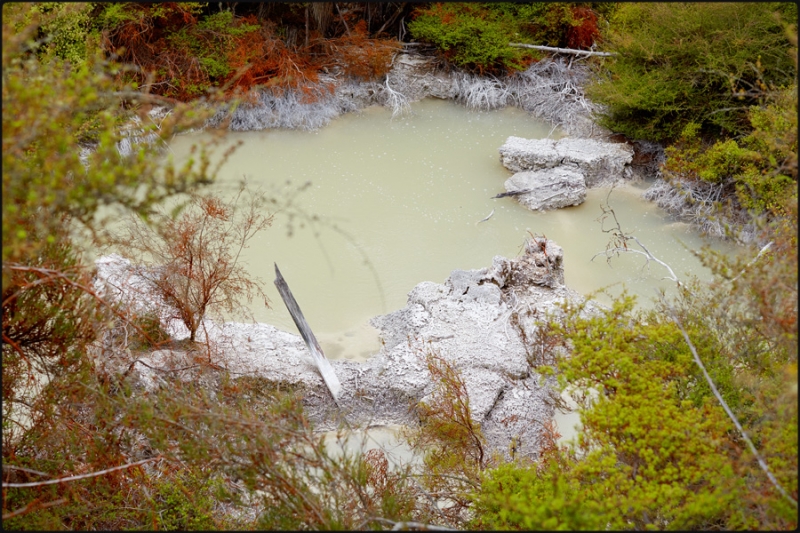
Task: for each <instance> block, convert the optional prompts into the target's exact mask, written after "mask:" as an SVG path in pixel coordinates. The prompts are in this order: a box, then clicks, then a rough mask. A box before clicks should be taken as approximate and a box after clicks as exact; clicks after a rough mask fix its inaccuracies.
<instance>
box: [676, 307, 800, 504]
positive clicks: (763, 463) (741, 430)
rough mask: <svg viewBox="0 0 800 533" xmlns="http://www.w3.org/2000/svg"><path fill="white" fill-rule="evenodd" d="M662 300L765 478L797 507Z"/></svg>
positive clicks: (680, 325) (712, 390)
mask: <svg viewBox="0 0 800 533" xmlns="http://www.w3.org/2000/svg"><path fill="white" fill-rule="evenodd" d="M662 302H663V304H664V306H665V307H666V308H667V309H668V310H669V312H670V318H671V319H672V321H673V322H675V325H676V326H678V329H680V330H681V334H682V335H683V339H684V340H685V341H686V344H688V345H689V350H691V352H692V356H693V357H694V362H695V363H697V366H699V367H700V370H702V371H703V376H704V377H705V378H706V382H708V386H709V387H711V392H712V393H713V394H714V397H715V398H716V399H717V401H718V402H719V403H720V405H722V408H723V409H724V410H725V413H726V414H727V415H728V418H730V419H731V421H732V422H733V425H734V426H736V429H737V430H738V431H739V434H740V435H741V436H742V439H744V441H745V442H746V443H747V446H748V448H750V451H751V452H752V453H753V455H754V456H755V457H756V460H757V461H758V465H759V466H760V467H761V470H763V471H764V473H765V474H766V475H767V478H769V481H770V482H771V483H772V485H773V486H774V487H775V488H776V489H777V490H778V492H780V493H781V495H782V496H783V497H784V498H786V499H787V500H789V502H791V504H792V505H794V507H795V508H796V507H797V500H795V499H794V498H792V497H791V496H790V495H789V493H788V492H786V489H784V488H783V487H782V486H781V484H780V483H778V480H777V479H775V476H774V475H773V474H772V472H771V471H770V469H769V466H767V462H766V461H765V460H764V458H763V457H762V456H761V454H760V453H758V450H756V447H755V445H754V444H753V441H751V440H750V437H749V436H748V435H747V433H746V432H745V430H744V428H742V425H741V424H740V423H739V420H738V419H737V418H736V415H734V414H733V411H731V408H730V407H728V404H727V403H726V402H725V400H724V399H723V398H722V395H721V394H720V393H719V391H718V390H717V386H716V385H714V381H713V380H712V379H711V376H710V375H709V374H708V371H707V370H706V367H705V365H704V364H703V361H702V360H701V359H700V356H699V355H698V354H697V350H696V349H695V347H694V344H693V343H692V340H691V339H690V338H689V334H688V333H686V330H685V329H684V328H683V325H682V324H681V322H680V320H678V316H677V315H676V314H675V311H674V310H673V309H672V307H671V306H670V305H669V304H667V303H666V301H665V300H664V299H663V298H662Z"/></svg>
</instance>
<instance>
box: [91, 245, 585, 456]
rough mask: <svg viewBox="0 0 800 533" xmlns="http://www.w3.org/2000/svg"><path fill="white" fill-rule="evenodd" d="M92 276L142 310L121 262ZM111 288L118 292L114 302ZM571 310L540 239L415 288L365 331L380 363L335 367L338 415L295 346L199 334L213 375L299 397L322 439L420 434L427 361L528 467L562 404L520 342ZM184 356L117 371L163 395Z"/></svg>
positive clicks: (557, 262)
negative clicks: (409, 430)
mask: <svg viewBox="0 0 800 533" xmlns="http://www.w3.org/2000/svg"><path fill="white" fill-rule="evenodd" d="M98 266H99V267H100V268H98V273H97V276H96V284H97V286H98V288H103V287H104V288H105V291H106V292H105V293H106V294H108V295H109V296H110V297H111V296H114V297H116V298H122V299H124V295H125V294H128V295H129V296H130V295H132V294H133V295H135V298H137V299H138V298H145V299H146V298H147V297H146V296H145V295H144V291H145V285H146V284H143V282H142V280H141V279H139V278H138V275H139V272H138V271H137V269H136V268H135V267H133V266H132V265H130V263H128V262H127V261H126V260H124V259H122V258H121V257H119V256H114V257H105V258H101V259H100V260H98ZM108 282H113V283H114V285H116V287H117V288H116V289H115V290H116V291H118V292H117V293H116V294H115V293H113V292H111V291H110V290H109V287H108V285H107V283H108ZM129 287H130V289H129ZM129 290H130V291H132V292H127V291H129ZM567 299H570V300H578V299H580V296H579V295H577V294H576V293H574V292H572V291H570V290H569V289H568V288H567V287H566V286H565V285H564V272H563V251H562V249H561V248H560V247H559V246H557V245H556V244H555V243H553V242H552V241H547V240H546V239H543V238H534V239H531V240H529V241H528V242H527V243H526V247H525V253H524V254H523V255H522V256H520V257H518V258H515V259H507V258H504V257H499V256H498V257H495V258H494V260H493V262H492V266H491V267H487V268H483V269H480V270H469V271H463V270H455V271H453V272H452V274H451V275H450V277H449V278H448V279H447V280H445V282H444V283H443V284H438V283H432V282H423V283H420V284H418V285H417V286H416V287H414V288H413V289H412V290H411V291H410V292H409V294H408V304H407V305H406V307H404V308H403V309H400V310H398V311H395V312H393V313H389V314H387V315H382V316H378V317H375V318H374V319H373V320H372V324H373V325H374V326H375V327H377V328H378V329H379V330H380V333H381V337H382V339H383V346H382V348H381V349H380V351H379V353H377V354H376V355H375V356H374V357H372V358H370V359H369V360H367V361H366V362H363V363H358V362H352V361H332V366H333V368H334V370H335V372H336V374H337V376H338V377H339V380H340V382H341V384H342V393H341V396H340V397H339V402H338V406H337V405H336V404H335V403H334V401H333V398H332V397H331V396H330V393H329V392H328V390H327V388H326V386H325V383H324V382H323V380H322V378H321V376H320V375H319V373H318V372H317V369H316V368H315V366H314V365H313V363H312V362H311V358H310V356H309V354H308V353H307V350H306V347H305V345H304V343H303V341H302V339H301V338H300V336H298V335H295V334H292V333H287V332H284V331H281V330H278V329H277V328H275V327H273V326H270V325H268V324H241V323H225V324H217V323H215V322H213V321H211V320H206V321H205V327H204V328H201V329H202V330H203V334H202V337H203V338H206V335H207V338H208V339H209V340H210V341H211V343H210V346H212V353H211V362H212V363H213V364H215V365H217V366H218V367H222V368H224V369H225V370H226V371H227V372H229V373H230V374H231V376H233V377H234V378H236V377H239V376H250V377H256V378H261V379H264V380H267V381H269V382H272V383H279V384H281V385H282V386H287V387H291V388H294V389H299V390H302V391H303V402H304V406H305V408H306V412H307V414H308V415H309V416H310V418H311V419H312V420H313V421H314V423H315V425H316V427H317V428H318V429H320V430H328V429H334V428H336V427H337V426H338V425H339V424H340V422H341V417H342V416H344V418H345V419H346V420H347V421H348V422H349V423H350V424H351V425H353V426H355V425H359V426H367V425H383V424H407V425H414V424H416V423H417V415H416V411H415V407H416V406H417V405H418V404H419V402H420V401H425V400H426V399H430V398H431V394H432V392H433V391H434V384H433V383H432V380H431V376H430V372H429V371H428V368H427V365H426V356H427V355H428V354H435V355H437V356H439V357H441V358H442V359H443V360H445V361H447V362H448V363H449V364H451V365H453V366H454V367H455V368H457V369H458V370H459V371H460V375H461V378H462V379H463V381H464V384H465V388H466V391H467V393H468V395H469V401H470V406H471V414H472V417H473V419H474V421H475V422H478V423H480V424H481V428H482V430H483V432H484V435H485V436H486V437H487V441H488V445H489V448H490V450H496V451H500V452H502V453H506V454H507V453H508V450H509V446H510V444H511V442H512V439H513V440H514V441H515V442H516V443H517V453H522V454H526V455H529V456H535V455H536V453H537V452H538V449H539V445H540V443H541V438H542V424H543V423H545V422H547V421H549V420H550V419H551V418H552V416H553V412H554V411H553V405H552V401H551V400H552V398H553V397H554V395H557V394H556V393H555V391H554V389H553V385H554V383H553V382H552V378H547V379H545V378H544V377H542V376H539V375H537V374H536V372H535V371H534V370H533V369H532V367H531V365H530V363H529V361H528V357H529V353H528V350H529V349H530V346H529V345H526V343H525V342H523V336H524V337H527V338H531V335H534V334H535V331H536V328H537V324H536V320H537V319H538V318H544V317H545V316H546V315H548V314H551V313H556V312H557V310H558V308H559V304H560V302H563V301H565V300H567ZM162 316H165V317H168V316H169V313H166V314H163V315H162ZM521 332H524V335H521ZM107 353H108V350H106V351H103V352H101V353H100V354H98V357H99V358H102V357H107V355H106V354H107ZM185 355H186V354H185V353H183V352H180V351H175V350H173V351H164V350H161V351H156V352H150V353H147V354H139V355H138V360H136V362H134V361H127V362H125V363H124V364H121V365H119V367H120V368H130V367H134V368H136V371H137V372H136V373H134V375H137V376H138V378H139V381H140V386H142V387H145V388H147V389H152V388H153V387H160V386H168V385H167V384H166V382H164V380H163V379H162V378H161V375H162V374H163V375H168V376H170V379H191V376H190V375H189V374H187V375H186V376H184V375H183V374H184V373H185V372H177V371H175V370H174V369H173V367H176V365H177V367H176V368H181V365H183V362H182V359H181V358H182V357H184V358H185ZM137 362H140V363H142V364H137ZM162 371H163V372H162Z"/></svg>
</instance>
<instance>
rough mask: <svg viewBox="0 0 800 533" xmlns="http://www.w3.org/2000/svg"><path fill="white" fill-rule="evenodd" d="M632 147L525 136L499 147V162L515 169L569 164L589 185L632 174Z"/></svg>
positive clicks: (508, 141)
mask: <svg viewBox="0 0 800 533" xmlns="http://www.w3.org/2000/svg"><path fill="white" fill-rule="evenodd" d="M632 160H633V149H632V148H631V147H630V146H628V145H627V144H621V143H607V142H602V141H596V140H594V139H578V138H571V137H565V138H563V139H559V140H557V141H555V140H552V139H523V138H522V137H513V136H512V137H509V138H508V139H507V140H506V142H505V143H504V144H503V146H501V147H500V161H501V162H502V163H503V166H504V167H506V168H507V169H508V170H511V171H512V172H522V171H524V170H541V169H548V168H556V167H560V166H564V165H569V166H572V167H573V168H575V169H576V170H578V171H579V172H581V173H582V174H583V175H584V179H585V180H586V186H587V187H596V186H598V185H602V184H604V183H609V182H614V181H617V180H619V179H622V178H625V177H627V176H628V174H629V173H630V170H629V165H630V163H631V161H632Z"/></svg>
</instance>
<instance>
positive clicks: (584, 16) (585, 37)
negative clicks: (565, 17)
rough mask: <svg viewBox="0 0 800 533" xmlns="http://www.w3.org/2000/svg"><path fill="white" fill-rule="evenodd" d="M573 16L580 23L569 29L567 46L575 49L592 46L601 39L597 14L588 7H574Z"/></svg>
mask: <svg viewBox="0 0 800 533" xmlns="http://www.w3.org/2000/svg"><path fill="white" fill-rule="evenodd" d="M572 17H573V18H574V19H575V21H577V22H578V23H579V24H577V25H576V26H570V28H569V29H568V30H567V46H568V47H569V48H575V49H586V48H590V47H591V46H592V44H594V42H595V41H597V40H599V39H600V30H599V29H598V28H597V14H596V13H595V12H594V11H592V10H591V9H589V8H586V7H573V8H572Z"/></svg>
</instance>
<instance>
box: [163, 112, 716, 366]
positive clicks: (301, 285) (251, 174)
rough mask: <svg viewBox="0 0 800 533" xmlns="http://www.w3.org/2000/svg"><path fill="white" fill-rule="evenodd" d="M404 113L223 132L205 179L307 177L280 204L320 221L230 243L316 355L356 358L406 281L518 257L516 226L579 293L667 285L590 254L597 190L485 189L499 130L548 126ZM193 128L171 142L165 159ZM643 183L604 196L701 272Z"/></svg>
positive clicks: (437, 278) (687, 239) (277, 319)
mask: <svg viewBox="0 0 800 533" xmlns="http://www.w3.org/2000/svg"><path fill="white" fill-rule="evenodd" d="M412 110H413V115H411V116H408V117H404V118H400V119H394V120H392V119H391V113H390V112H389V111H388V110H387V109H383V108H379V107H372V108H368V109H366V110H365V111H363V112H361V113H358V114H348V115H344V116H341V117H339V118H338V119H336V120H334V121H333V122H332V123H331V124H330V125H329V126H327V127H325V128H323V129H321V130H319V131H315V132H304V131H293V130H268V131H262V132H243V133H236V132H231V133H228V134H227V139H228V140H229V141H231V142H234V141H238V140H241V141H243V145H242V146H241V147H240V148H239V149H238V150H237V151H236V152H235V153H234V154H233V155H232V156H231V158H230V160H229V161H228V162H227V163H226V165H225V166H224V167H223V169H222V172H221V174H220V176H219V183H218V184H217V185H215V186H214V187H216V188H217V189H219V190H220V191H228V190H233V189H234V188H235V186H236V184H237V183H238V182H239V181H240V180H241V179H242V178H245V177H246V178H247V180H248V182H249V183H250V184H251V185H252V186H257V187H261V188H263V189H264V190H265V191H267V192H269V193H273V192H278V193H280V194H284V195H285V194H288V192H289V191H292V190H296V189H297V188H298V187H299V186H301V185H303V184H305V183H307V182H310V185H308V186H307V188H306V189H305V190H304V191H303V192H301V193H299V194H298V195H297V196H296V199H295V201H294V202H295V204H296V205H298V206H300V207H301V208H302V209H303V210H304V211H305V212H306V213H307V214H309V215H316V216H317V217H319V218H320V219H321V220H320V221H317V222H313V223H310V224H309V223H306V224H305V227H303V228H301V227H299V224H300V222H301V221H300V220H299V219H298V218H295V219H294V220H293V221H292V222H291V226H292V227H293V232H292V234H291V236H289V235H288V226H289V222H288V219H287V217H286V216H285V214H281V213H277V215H276V218H275V223H274V225H273V227H272V228H270V229H269V230H267V231H266V232H264V233H263V234H260V235H258V236H257V237H256V238H255V239H254V240H253V241H252V242H251V246H250V248H249V249H248V250H247V251H246V252H245V253H244V255H243V259H244V260H245V261H246V262H247V264H248V269H249V271H250V272H251V273H252V274H253V275H255V276H258V277H260V278H261V279H263V280H264V281H266V285H267V291H268V295H269V297H270V299H271V302H272V307H271V308H270V309H267V308H264V307H263V305H261V304H257V306H256V307H255V308H254V309H253V311H254V313H255V317H256V320H257V321H258V322H266V323H269V324H273V325H275V326H277V327H279V328H281V329H285V330H286V331H290V332H294V333H296V332H297V331H296V328H295V326H294V323H293V322H292V320H291V318H290V317H289V314H288V312H287V311H286V308H285V306H284V305H283V302H282V300H281V299H280V296H279V295H278V293H277V290H276V289H275V287H274V285H273V284H272V280H273V279H274V270H273V263H277V264H278V266H279V267H280V269H281V272H282V273H283V275H284V277H285V279H286V281H287V282H288V284H289V286H290V288H291V289H292V291H293V293H294V295H295V297H296V299H297V301H298V303H299V305H300V307H301V309H302V310H303V313H304V314H305V317H306V319H307V320H308V322H309V324H310V325H311V327H312V329H313V330H314V332H315V334H316V335H317V337H318V339H319V340H320V343H321V345H322V348H323V350H324V351H325V353H326V355H328V356H329V357H331V358H342V357H344V358H350V359H358V360H363V359H365V358H366V357H368V356H370V355H372V354H374V353H375V352H376V351H377V349H378V347H379V340H378V336H377V332H376V331H375V330H374V329H373V328H372V327H371V326H369V325H368V320H369V319H370V318H371V317H373V316H375V315H379V314H384V313H388V312H391V311H394V310H397V309H400V308H402V307H403V306H404V305H405V304H406V295H407V293H408V292H409V291H410V290H411V289H412V288H413V287H414V286H415V285H416V284H417V283H419V282H422V281H434V282H437V283H442V282H443V281H444V280H445V278H446V277H447V276H448V275H449V274H450V272H451V271H452V270H454V269H478V268H483V267H487V266H490V265H491V263H492V258H493V256H495V255H502V256H505V257H515V256H517V255H519V253H520V252H521V248H522V245H523V242H524V240H525V238H526V237H527V236H528V235H529V233H536V234H538V235H546V236H547V238H548V239H551V240H554V241H556V242H557V243H558V244H559V245H560V246H562V247H563V248H564V264H565V278H566V283H567V285H569V286H570V287H571V288H573V289H575V290H577V291H578V292H580V293H583V294H587V293H589V292H591V291H595V290H597V289H599V288H602V287H606V286H609V285H613V284H616V285H615V286H614V287H613V288H612V292H613V293H614V294H618V293H619V292H621V289H622V285H623V284H624V286H625V287H627V289H628V291H629V292H631V293H633V294H636V295H639V297H640V303H641V304H643V305H647V302H648V301H649V300H650V299H652V298H653V297H654V296H655V294H656V293H655V292H654V289H657V288H665V289H671V288H673V287H674V283H673V282H671V281H664V280H661V278H663V277H664V276H666V275H667V272H666V270H665V269H664V268H663V267H662V266H660V265H657V264H655V263H651V265H650V267H649V270H648V269H647V268H645V269H644V270H643V266H644V259H643V258H642V257H641V256H638V255H634V254H629V255H626V256H622V257H619V258H616V259H614V260H613V261H612V263H611V266H609V265H608V264H607V263H606V260H605V257H598V258H596V259H595V260H594V261H592V260H591V259H592V257H593V256H594V255H595V254H596V253H598V252H602V251H604V250H605V248H606V245H607V243H608V240H609V239H608V234H606V233H603V231H602V228H601V225H600V224H599V223H598V222H597V219H598V217H600V215H601V214H602V212H601V209H600V205H601V203H603V202H604V201H605V200H606V197H607V196H608V192H609V190H608V189H598V190H591V191H589V192H588V194H587V199H586V202H585V203H584V204H582V205H581V206H578V207H571V208H566V209H560V210H554V211H549V212H544V213H534V212H531V211H529V210H527V209H525V208H523V207H521V206H520V205H519V204H518V203H517V202H516V200H514V199H513V198H502V199H492V198H491V197H492V196H494V195H496V194H497V193H499V192H504V191H505V189H504V187H503V182H504V181H505V180H506V179H508V178H509V177H510V176H511V175H512V173H511V172H510V171H508V170H507V169H505V168H504V167H503V166H502V165H501V164H500V160H499V153H498V148H499V147H500V146H501V145H502V144H503V143H504V142H505V140H506V138H507V137H509V136H511V135H515V136H519V137H527V138H543V137H546V136H547V135H548V133H550V130H551V128H550V126H548V125H547V124H544V123H542V122H539V121H537V120H534V119H532V118H531V117H530V116H529V115H528V114H527V113H525V112H524V111H521V110H519V109H515V108H506V109H503V110H499V111H492V112H472V111H468V110H466V109H465V108H464V107H462V106H459V105H456V104H454V103H452V102H447V101H442V100H436V99H426V100H423V101H421V102H418V103H415V104H413V105H412ZM206 135H208V134H207V133H196V134H190V135H184V136H181V137H178V138H176V139H175V140H174V141H173V143H172V144H171V148H172V151H173V153H174V154H175V157H176V160H177V161H181V160H182V159H183V158H186V157H187V154H188V150H189V148H190V146H191V144H192V143H195V142H197V141H198V140H199V139H200V138H202V137H203V136H206ZM552 138H558V132H555V133H554V134H553V135H552ZM645 188H646V184H638V185H635V184H634V185H625V186H623V187H619V188H617V189H615V190H614V191H613V192H612V193H611V196H610V199H609V200H610V203H611V205H612V207H613V208H614V209H615V210H616V213H617V216H618V218H619V221H620V222H621V224H622V227H623V229H625V231H627V232H632V233H634V234H635V235H636V236H637V237H638V238H639V239H640V240H642V241H643V242H644V243H645V244H646V245H647V246H648V248H649V249H650V250H651V251H652V252H653V253H654V254H655V255H656V256H657V257H659V258H660V259H662V260H663V261H665V262H667V263H669V264H670V265H671V266H672V268H673V269H674V270H675V272H676V273H677V274H678V275H679V276H682V277H684V278H685V276H686V275H687V274H693V275H696V276H698V277H700V278H701V279H702V278H706V277H708V275H709V274H708V272H706V271H705V270H704V269H703V268H702V266H701V264H700V262H699V261H698V260H697V259H696V258H694V257H693V256H692V255H691V253H690V250H699V249H700V247H701V246H702V245H703V243H704V242H705V241H704V240H703V239H702V238H701V237H700V236H699V235H698V234H697V233H695V232H691V231H688V230H687V228H686V226H685V225H684V224H678V223H673V222H671V221H670V220H669V218H668V217H667V216H666V214H665V213H664V212H663V211H662V210H661V209H659V208H657V207H656V206H655V205H654V204H651V203H649V202H646V201H644V200H642V199H640V195H641V193H642V191H643V190H644V189H645ZM281 191H282V192H281ZM492 210H494V215H493V216H492V217H491V218H490V219H489V220H488V221H486V222H483V223H480V224H479V223H478V221H480V220H481V219H483V218H484V217H486V216H487V215H489V213H490V212H492ZM334 226H335V228H337V229H338V230H341V232H344V233H346V234H347V235H348V236H349V238H348V237H345V236H344V235H343V234H342V233H341V232H340V231H337V229H334ZM608 227H609V226H608V225H607V226H606V228H608ZM714 246H715V247H716V248H717V249H720V248H723V245H722V244H720V243H715V244H714ZM598 299H600V300H601V301H606V302H607V301H608V299H606V298H605V297H599V298H598Z"/></svg>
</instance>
